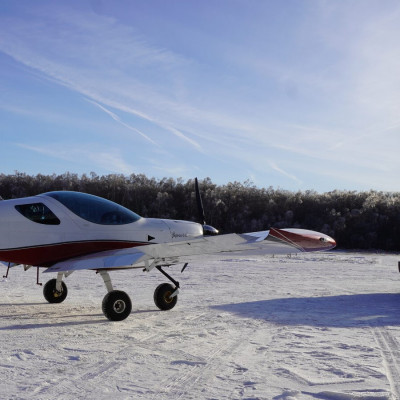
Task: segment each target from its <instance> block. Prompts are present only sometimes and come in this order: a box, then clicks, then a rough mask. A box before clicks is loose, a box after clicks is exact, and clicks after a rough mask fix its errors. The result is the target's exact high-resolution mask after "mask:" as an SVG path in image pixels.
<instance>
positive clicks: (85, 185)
mask: <svg viewBox="0 0 400 400" xmlns="http://www.w3.org/2000/svg"><path fill="white" fill-rule="evenodd" d="M199 185H200V190H201V194H202V199H203V205H204V209H205V214H206V222H207V224H209V225H212V226H214V227H216V228H217V229H219V230H220V232H221V233H231V232H237V233H240V232H253V231H258V230H265V229H269V228H270V227H275V228H289V227H293V228H304V229H312V230H316V231H319V232H323V233H326V234H328V235H330V236H332V237H334V238H335V239H336V241H337V244H338V248H343V249H369V250H371V249H375V250H386V251H399V250H400V193H393V192H381V191H374V190H370V191H365V192H358V191H345V190H334V191H331V192H326V193H317V192H315V191H313V190H306V191H297V192H292V191H287V190H283V189H279V188H278V189H274V188H273V187H268V188H258V187H256V186H255V185H254V184H253V183H252V182H250V181H245V182H230V183H227V184H225V185H216V184H214V183H213V182H212V181H211V179H210V178H206V179H203V180H200V181H199ZM53 190H73V191H80V192H85V193H90V194H94V195H96V196H101V197H104V198H107V199H109V200H112V201H115V202H117V203H119V204H121V205H123V206H125V207H127V208H129V209H131V210H133V211H135V212H136V213H137V214H139V215H141V216H143V217H155V218H171V219H184V220H191V221H199V215H198V209H197V204H196V196H195V189H194V179H189V180H187V181H184V180H183V179H181V178H178V179H173V178H163V179H156V178H148V177H147V176H145V175H143V174H131V175H129V176H125V175H119V174H110V175H104V176H99V175H97V174H95V173H93V172H92V173H90V174H89V175H86V174H83V175H81V176H80V175H78V174H74V173H69V172H67V173H65V174H62V175H56V174H53V175H42V174H38V175H35V176H34V175H27V174H25V173H20V172H16V173H15V174H13V175H5V174H0V196H2V198H3V199H12V198H18V197H26V196H33V195H36V194H39V193H45V192H49V191H53Z"/></svg>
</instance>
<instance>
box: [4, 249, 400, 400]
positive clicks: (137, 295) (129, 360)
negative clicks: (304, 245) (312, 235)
mask: <svg viewBox="0 0 400 400" xmlns="http://www.w3.org/2000/svg"><path fill="white" fill-rule="evenodd" d="M399 260H400V255H393V254H392V255H378V254H372V253H370V254H366V253H350V252H349V253H348V252H330V253H309V254H301V255H297V256H292V257H291V258H288V257H286V256H283V257H271V256H260V255H249V254H248V255H236V254H235V255H233V254H228V255H219V256H212V257H208V256H207V257H204V258H197V259H193V261H192V262H191V263H190V265H189V267H188V268H187V269H186V270H185V272H184V273H183V274H181V273H180V268H181V266H175V267H172V268H170V269H169V270H168V272H170V273H171V274H172V275H173V276H174V277H175V278H177V279H178V280H179V281H180V282H181V285H182V290H181V294H180V295H179V301H178V305H177V306H176V307H175V308H174V309H173V310H171V311H167V312H162V311H158V309H157V308H156V307H155V305H154V303H153V291H154V289H155V287H156V286H157V285H158V284H159V283H161V282H164V281H165V279H164V277H163V276H162V275H161V274H160V273H159V272H158V271H152V272H151V273H148V274H147V273H143V272H142V271H141V270H133V271H123V272H114V273H112V274H111V277H112V278H113V283H114V287H115V288H117V289H121V290H125V291H126V292H127V293H128V294H129V295H130V296H131V299H132V303H133V311H132V314H131V315H130V317H129V318H128V319H126V320H125V321H122V322H110V321H108V320H106V319H105V317H104V316H103V314H102V311H101V301H102V299H103V296H104V295H105V293H106V290H105V287H104V284H103V281H102V279H101V277H100V276H98V275H96V274H95V273H94V272H91V271H84V272H76V273H74V274H72V275H71V276H70V277H68V278H67V279H66V283H67V285H68V288H69V294H68V298H67V299H66V300H65V302H64V303H62V304H55V305H54V304H47V303H46V302H45V300H44V299H43V296H42V293H41V291H42V289H41V288H40V287H39V286H36V284H35V281H36V270H34V269H31V270H29V271H27V272H23V271H22V270H20V269H18V270H17V268H15V269H13V270H11V271H10V275H9V277H8V278H7V279H4V278H3V279H0V291H1V300H0V310H1V312H0V343H1V350H0V398H1V399H54V398H57V399H78V398H81V399H275V400H293V399H299V400H300V399H331V400H347V399H366V400H367V399H400V274H399V273H398V270H397V262H398V261H399ZM1 273H5V269H4V268H2V271H1ZM1 276H2V275H1ZM49 278H53V276H49V274H41V275H40V279H41V280H42V281H44V282H45V281H46V280H47V279H49Z"/></svg>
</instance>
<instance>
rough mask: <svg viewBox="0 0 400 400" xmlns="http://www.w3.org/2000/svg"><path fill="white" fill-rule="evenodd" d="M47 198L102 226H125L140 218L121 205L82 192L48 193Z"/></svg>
mask: <svg viewBox="0 0 400 400" xmlns="http://www.w3.org/2000/svg"><path fill="white" fill-rule="evenodd" d="M44 194H45V195H46V196H49V197H52V198H53V199H56V200H57V201H59V202H60V203H61V204H63V205H64V206H65V207H67V208H68V209H69V210H70V211H72V212H73V213H74V214H76V215H77V216H78V217H81V218H83V219H85V220H86V221H89V222H93V223H94V224H100V225H125V224H130V223H132V222H135V221H137V220H138V219H140V216H139V215H137V214H136V213H134V212H133V211H131V210H128V209H127V208H125V207H122V206H121V205H119V204H117V203H114V202H112V201H110V200H106V199H103V198H102V197H97V196H93V195H91V194H87V193H80V192H68V191H60V192H48V193H44Z"/></svg>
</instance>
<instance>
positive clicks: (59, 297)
mask: <svg viewBox="0 0 400 400" xmlns="http://www.w3.org/2000/svg"><path fill="white" fill-rule="evenodd" d="M56 282H57V279H50V280H49V281H48V282H47V283H46V284H45V285H44V288H43V296H44V298H45V299H46V300H47V301H48V302H49V303H62V302H63V301H64V300H65V299H66V297H67V295H68V289H67V285H66V284H65V283H64V281H61V292H59V291H58V290H57V289H56Z"/></svg>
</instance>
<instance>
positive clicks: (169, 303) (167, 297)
mask: <svg viewBox="0 0 400 400" xmlns="http://www.w3.org/2000/svg"><path fill="white" fill-rule="evenodd" d="M174 291H175V288H174V287H173V286H172V285H170V284H169V283H162V284H161V285H158V286H157V288H156V290H155V291H154V303H155V304H156V306H157V307H158V308H159V309H160V310H163V311H167V310H171V309H172V308H174V307H175V306H176V303H177V301H178V296H174V297H171V294H172V293H173V292H174Z"/></svg>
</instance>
